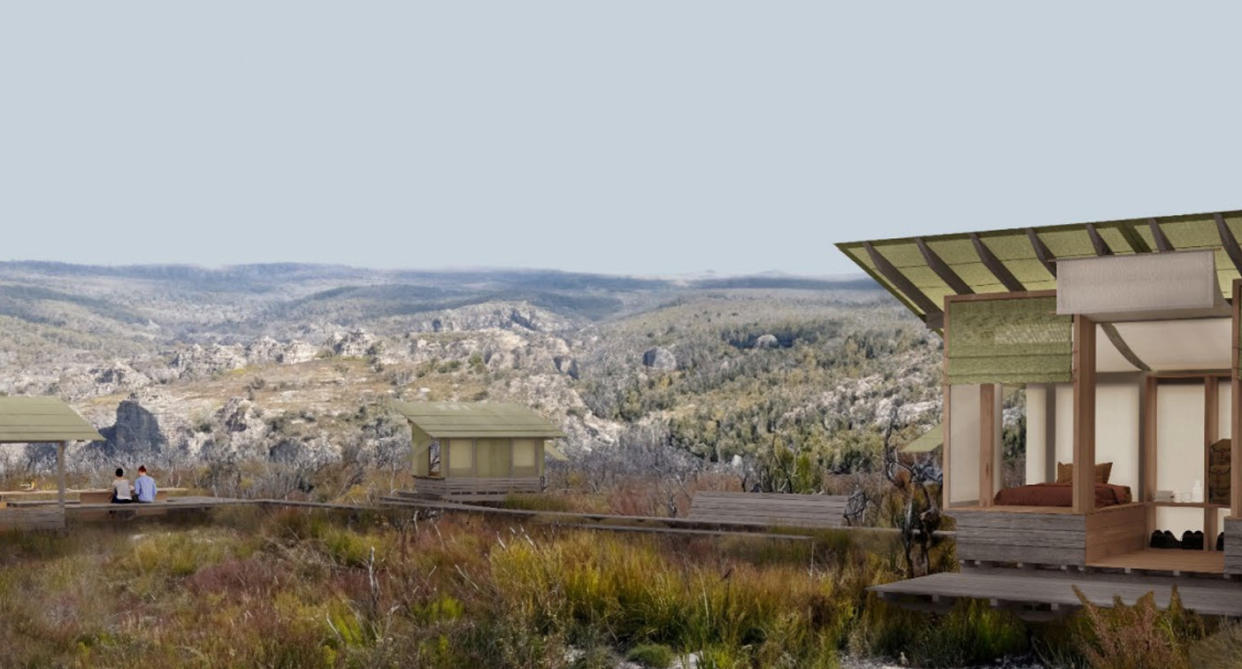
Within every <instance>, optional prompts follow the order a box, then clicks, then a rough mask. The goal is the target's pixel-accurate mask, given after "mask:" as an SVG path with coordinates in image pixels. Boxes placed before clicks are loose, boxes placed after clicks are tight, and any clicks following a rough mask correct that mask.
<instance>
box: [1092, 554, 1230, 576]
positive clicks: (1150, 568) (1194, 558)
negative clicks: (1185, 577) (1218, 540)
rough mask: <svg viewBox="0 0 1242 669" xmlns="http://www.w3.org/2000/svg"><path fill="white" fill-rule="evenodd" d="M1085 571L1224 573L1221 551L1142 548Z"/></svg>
mask: <svg viewBox="0 0 1242 669" xmlns="http://www.w3.org/2000/svg"><path fill="white" fill-rule="evenodd" d="M1087 566H1088V567H1095V568H1104V569H1120V570H1122V571H1125V572H1127V573H1129V572H1166V573H1171V574H1172V575H1174V576H1177V575H1181V574H1216V575H1220V574H1223V573H1225V553H1224V552H1223V551H1203V550H1181V549H1176V548H1173V549H1158V548H1145V549H1143V550H1141V551H1135V552H1133V553H1126V554H1124V555H1114V556H1111V557H1107V558H1101V559H1098V560H1094V561H1092V562H1089V563H1087Z"/></svg>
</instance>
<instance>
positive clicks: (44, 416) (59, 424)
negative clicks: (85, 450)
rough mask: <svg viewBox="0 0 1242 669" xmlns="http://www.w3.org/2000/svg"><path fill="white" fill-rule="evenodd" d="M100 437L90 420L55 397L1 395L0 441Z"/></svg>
mask: <svg viewBox="0 0 1242 669" xmlns="http://www.w3.org/2000/svg"><path fill="white" fill-rule="evenodd" d="M102 440H103V436H102V435H100V434H99V432H97V431H95V428H94V427H92V426H91V424H90V423H88V422H86V420H85V419H84V418H82V417H81V416H79V415H78V414H77V412H76V411H74V410H73V409H71V408H70V407H69V405H68V404H65V403H64V402H62V401H60V400H58V399H56V398H55V397H0V443H18V444H23V443H44V442H56V441H102Z"/></svg>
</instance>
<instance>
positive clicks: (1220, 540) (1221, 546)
mask: <svg viewBox="0 0 1242 669" xmlns="http://www.w3.org/2000/svg"><path fill="white" fill-rule="evenodd" d="M1216 550H1218V551H1223V550H1225V533H1224V532H1221V533H1220V534H1218V535H1216Z"/></svg>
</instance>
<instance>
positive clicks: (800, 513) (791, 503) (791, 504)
mask: <svg viewBox="0 0 1242 669" xmlns="http://www.w3.org/2000/svg"><path fill="white" fill-rule="evenodd" d="M845 502H846V497H845V496H844V495H795V494H792V493H759V492H721V491H716V490H700V491H698V492H696V493H694V498H693V499H692V500H691V501H690V513H689V515H688V516H687V518H688V519H690V520H701V521H704V522H720V521H729V522H735V523H739V522H740V523H754V524H758V525H768V526H770V527H805V528H831V527H844V526H845Z"/></svg>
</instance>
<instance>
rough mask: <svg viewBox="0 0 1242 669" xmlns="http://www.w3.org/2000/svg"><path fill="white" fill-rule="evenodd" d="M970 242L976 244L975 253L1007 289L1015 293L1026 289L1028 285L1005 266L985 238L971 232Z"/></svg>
mask: <svg viewBox="0 0 1242 669" xmlns="http://www.w3.org/2000/svg"><path fill="white" fill-rule="evenodd" d="M970 243H971V244H973V245H974V247H975V253H977V254H979V261H980V262H982V263H983V266H984V267H986V268H988V271H989V272H991V273H992V276H995V277H996V279H997V280H998V281H1000V282H1001V284H1002V285H1004V286H1005V288H1006V289H1007V290H1009V291H1011V292H1015V293H1021V292H1023V291H1025V290H1026V286H1024V285H1022V282H1021V281H1018V279H1017V277H1015V276H1014V275H1013V274H1012V273H1011V272H1010V271H1009V269H1008V268H1006V267H1005V264H1004V263H1002V262H1001V261H1000V258H997V257H996V254H995V253H992V249H989V248H988V247H987V244H984V243H983V240H982V239H980V238H979V233H977V232H972V233H970Z"/></svg>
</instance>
